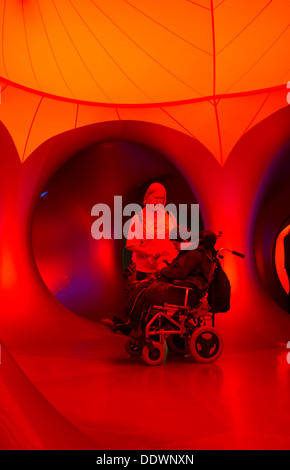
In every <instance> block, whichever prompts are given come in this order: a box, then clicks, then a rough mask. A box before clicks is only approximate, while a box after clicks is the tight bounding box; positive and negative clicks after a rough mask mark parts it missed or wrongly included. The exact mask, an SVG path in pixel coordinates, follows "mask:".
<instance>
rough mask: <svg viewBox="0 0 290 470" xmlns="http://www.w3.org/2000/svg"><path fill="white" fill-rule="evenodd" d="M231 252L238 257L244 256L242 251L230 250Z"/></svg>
mask: <svg viewBox="0 0 290 470" xmlns="http://www.w3.org/2000/svg"><path fill="white" fill-rule="evenodd" d="M232 254H233V255H236V256H239V257H240V258H245V255H244V254H243V253H239V252H238V251H232Z"/></svg>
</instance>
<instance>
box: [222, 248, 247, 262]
mask: <svg viewBox="0 0 290 470" xmlns="http://www.w3.org/2000/svg"><path fill="white" fill-rule="evenodd" d="M221 251H229V252H230V253H232V255H235V256H239V257H240V258H245V255H244V254H243V253H240V252H239V251H235V250H230V249H229V248H221V249H220V250H218V252H217V257H218V258H222V259H223V256H222V255H221V254H220V253H221Z"/></svg>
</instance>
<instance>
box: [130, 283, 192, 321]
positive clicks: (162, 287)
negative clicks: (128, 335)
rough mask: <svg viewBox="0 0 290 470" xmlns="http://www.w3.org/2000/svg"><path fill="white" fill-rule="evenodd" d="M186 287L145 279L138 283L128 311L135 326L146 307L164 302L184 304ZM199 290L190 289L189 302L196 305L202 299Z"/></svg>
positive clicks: (131, 296) (131, 295)
mask: <svg viewBox="0 0 290 470" xmlns="http://www.w3.org/2000/svg"><path fill="white" fill-rule="evenodd" d="M185 292H186V291H185V289H180V288H177V287H175V286H174V285H172V284H169V283H167V282H162V281H153V282H152V281H151V282H150V280H147V281H146V280H144V281H141V282H140V283H137V284H136V286H135V289H134V291H133V292H132V293H131V294H130V298H129V309H130V311H129V312H128V314H129V318H130V322H131V324H132V326H133V328H135V327H137V326H138V324H139V322H140V319H141V315H142V312H143V310H144V309H147V308H149V307H150V305H163V304H164V302H167V303H169V304H174V305H184V300H185ZM200 297H201V296H200V295H199V293H198V292H195V291H193V290H191V291H189V297H188V304H189V305H190V306H194V305H196V304H197V303H198V301H199V299H200Z"/></svg>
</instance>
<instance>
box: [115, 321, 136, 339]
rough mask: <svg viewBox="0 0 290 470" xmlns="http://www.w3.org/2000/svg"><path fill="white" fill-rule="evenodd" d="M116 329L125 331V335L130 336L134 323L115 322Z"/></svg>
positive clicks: (121, 331)
mask: <svg viewBox="0 0 290 470" xmlns="http://www.w3.org/2000/svg"><path fill="white" fill-rule="evenodd" d="M114 326H115V331H117V332H118V331H119V332H120V333H123V335H126V336H129V335H130V333H131V331H132V325H131V322H130V321H127V322H126V323H115V325H114Z"/></svg>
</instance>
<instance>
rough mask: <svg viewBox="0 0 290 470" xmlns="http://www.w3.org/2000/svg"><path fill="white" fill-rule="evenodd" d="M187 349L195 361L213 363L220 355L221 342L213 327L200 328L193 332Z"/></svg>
mask: <svg viewBox="0 0 290 470" xmlns="http://www.w3.org/2000/svg"><path fill="white" fill-rule="evenodd" d="M189 348H190V352H191V354H192V356H193V357H194V359H195V360H196V361H198V362H213V361H215V360H216V359H217V358H218V357H219V356H220V355H221V353H222V350H223V340H222V337H221V335H220V333H219V332H218V331H217V330H216V329H215V328H214V327H212V326H202V327H201V328H198V329H197V330H195V331H194V332H193V334H192V336H191V338H190V341H189Z"/></svg>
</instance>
